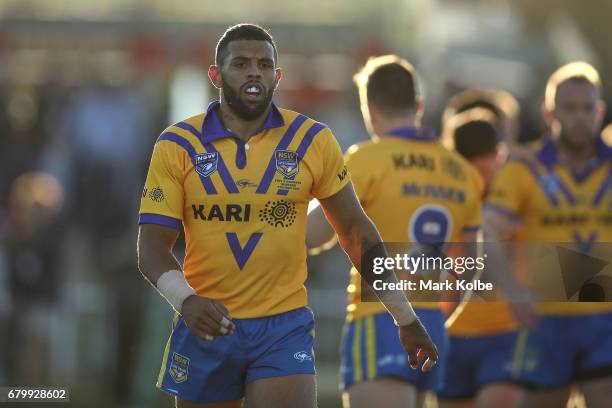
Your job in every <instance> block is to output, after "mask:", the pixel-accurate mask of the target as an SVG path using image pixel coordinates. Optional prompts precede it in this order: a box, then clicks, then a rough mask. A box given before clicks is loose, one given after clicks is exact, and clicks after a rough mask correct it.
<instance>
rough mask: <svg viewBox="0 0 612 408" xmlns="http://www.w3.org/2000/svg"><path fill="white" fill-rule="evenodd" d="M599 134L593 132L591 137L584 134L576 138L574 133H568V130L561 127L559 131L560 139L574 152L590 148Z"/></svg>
mask: <svg viewBox="0 0 612 408" xmlns="http://www.w3.org/2000/svg"><path fill="white" fill-rule="evenodd" d="M596 139H597V134H595V133H593V134H591V135H590V137H586V135H583V136H582V138H579V139H577V138H575V137H573V136H572V135H570V134H568V132H566V131H564V130H563V129H561V131H560V133H559V141H560V142H561V144H562V145H563V146H565V148H566V149H568V150H570V151H573V152H581V151H584V150H586V149H589V148H590V147H591V146H592V145H593V144H594V143H595V141H596Z"/></svg>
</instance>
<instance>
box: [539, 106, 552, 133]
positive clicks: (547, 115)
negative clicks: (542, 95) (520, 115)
mask: <svg viewBox="0 0 612 408" xmlns="http://www.w3.org/2000/svg"><path fill="white" fill-rule="evenodd" d="M540 113H541V115H542V119H544V122H545V123H546V125H548V127H551V126H552V124H553V122H554V121H555V119H556V118H555V112H554V110H551V109H549V108H548V107H547V106H546V104H545V103H543V104H542V106H540Z"/></svg>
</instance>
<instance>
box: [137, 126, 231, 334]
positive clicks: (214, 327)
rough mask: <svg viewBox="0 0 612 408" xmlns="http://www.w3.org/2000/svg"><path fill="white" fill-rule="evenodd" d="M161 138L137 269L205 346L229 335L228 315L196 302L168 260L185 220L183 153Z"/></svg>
mask: <svg viewBox="0 0 612 408" xmlns="http://www.w3.org/2000/svg"><path fill="white" fill-rule="evenodd" d="M177 147H178V146H177V145H176V144H175V143H173V142H171V141H167V140H163V139H162V138H160V141H158V142H157V143H156V145H155V148H154V150H153V157H152V158H151V164H150V166H149V172H148V174H147V180H146V183H145V189H144V193H143V195H142V200H141V206H140V216H139V224H140V227H139V231H138V242H137V247H138V267H139V269H140V272H141V273H142V274H143V276H144V277H145V278H146V279H147V280H148V281H149V282H150V283H151V284H152V285H153V286H154V287H155V288H156V289H157V290H158V292H159V293H160V294H161V295H162V296H163V297H164V298H165V299H166V300H167V301H168V303H170V305H171V306H172V307H173V308H174V310H176V312H178V313H180V314H182V315H183V318H184V319H185V323H186V324H187V327H189V328H190V329H191V330H192V331H193V332H194V333H195V334H197V335H199V336H200V337H202V338H204V339H206V340H212V339H214V337H215V336H220V335H225V334H230V333H231V332H232V331H233V329H234V325H233V323H232V322H231V318H230V315H229V313H228V311H227V309H226V308H225V307H224V306H223V305H222V304H220V303H219V302H216V301H214V300H212V299H209V298H206V297H204V296H200V295H198V294H197V293H196V291H195V290H194V289H193V288H192V287H191V286H190V285H189V283H188V282H187V280H186V278H185V275H184V274H183V271H182V268H181V266H180V264H179V262H178V261H177V260H176V258H175V257H174V255H173V254H172V248H173V247H174V244H175V242H176V240H177V238H178V235H179V231H180V228H181V225H182V222H181V221H182V214H183V194H184V191H183V182H184V176H185V163H186V157H184V155H185V153H184V152H183V151H182V150H180V149H178V148H177Z"/></svg>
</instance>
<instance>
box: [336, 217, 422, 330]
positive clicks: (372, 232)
mask: <svg viewBox="0 0 612 408" xmlns="http://www.w3.org/2000/svg"><path fill="white" fill-rule="evenodd" d="M338 237H339V239H340V245H341V246H342V249H344V251H345V252H346V253H347V255H348V256H349V258H350V259H351V262H352V263H353V265H354V266H355V268H356V269H357V271H359V273H360V274H361V277H362V278H363V280H364V281H365V282H366V283H367V284H368V286H369V287H370V288H371V289H372V291H373V292H374V293H375V294H376V296H377V297H378V299H379V300H380V301H381V303H383V304H384V305H385V307H386V308H387V310H388V311H389V313H391V315H392V316H393V318H394V319H395V321H396V322H397V323H398V324H399V325H401V326H403V325H408V324H411V323H412V322H414V320H416V315H415V314H414V310H412V307H411V306H410V302H408V299H407V298H406V295H405V294H404V292H402V291H397V290H377V289H375V287H374V281H375V280H380V281H382V282H384V283H397V277H396V276H395V273H394V271H391V270H387V271H385V272H384V273H382V274H374V272H373V270H370V268H362V264H361V256H362V253H365V252H366V251H369V252H370V253H369V257H374V258H375V257H383V258H386V257H387V252H386V250H385V248H384V245H383V242H382V239H381V237H380V235H379V233H378V230H377V229H376V227H375V226H374V223H372V221H371V220H370V219H369V218H368V217H367V216H364V217H361V218H360V219H358V220H356V221H355V222H354V223H352V224H351V225H350V228H349V229H348V231H344V232H343V233H340V234H338ZM383 287H384V286H383Z"/></svg>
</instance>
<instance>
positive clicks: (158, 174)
mask: <svg viewBox="0 0 612 408" xmlns="http://www.w3.org/2000/svg"><path fill="white" fill-rule="evenodd" d="M183 160H184V157H183V154H182V152H181V151H179V150H178V149H176V147H175V146H174V143H172V142H169V141H164V140H162V141H158V142H157V143H156V144H155V147H154V149H153V156H152V158H151V163H150V164H149V172H148V173H147V179H146V182H145V186H144V190H143V192H142V198H141V200H140V214H139V217H138V224H158V225H163V226H166V227H170V228H175V229H181V228H182V221H183V180H184V165H183V164H184V163H183Z"/></svg>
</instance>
